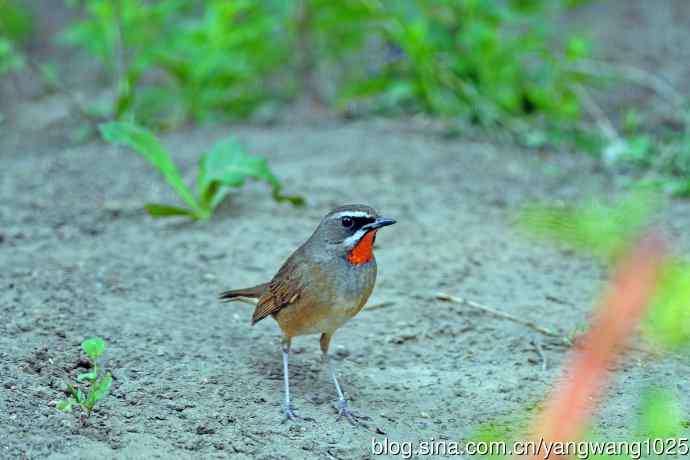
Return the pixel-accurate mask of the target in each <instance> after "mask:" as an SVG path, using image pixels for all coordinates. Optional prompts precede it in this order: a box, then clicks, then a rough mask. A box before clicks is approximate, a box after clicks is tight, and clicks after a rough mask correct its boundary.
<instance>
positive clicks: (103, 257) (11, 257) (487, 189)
mask: <svg viewBox="0 0 690 460" xmlns="http://www.w3.org/2000/svg"><path fill="white" fill-rule="evenodd" d="M638 3H639V2H630V5H632V6H630V8H633V9H634V8H637V7H639V5H638ZM675 3H678V2H675ZM675 3H674V4H675ZM583 14H585V16H584V17H585V18H586V17H588V16H587V14H590V13H587V12H586V11H585V13H583ZM652 23H653V24H656V22H652ZM64 107H65V101H64V100H63V99H61V98H60V97H58V96H55V97H51V98H42V99H40V100H35V101H25V102H23V103H21V104H18V105H15V106H14V107H13V108H12V109H11V112H7V109H6V107H3V111H6V112H7V113H9V114H10V115H11V116H10V117H9V118H8V120H6V121H5V123H4V124H2V125H0V130H2V131H1V135H0V155H1V158H2V159H1V166H2V168H1V170H2V176H1V177H2V179H1V180H0V196H1V197H2V200H0V261H1V267H2V270H0V318H2V321H0V421H1V423H0V458H32V459H33V458H52V459H80V458H122V459H125V458H142V459H143V458H147V459H148V458H225V457H228V456H233V458H258V459H272V458H286V457H288V458H331V459H332V458H338V459H351V458H353V459H357V458H369V457H370V456H371V451H370V446H371V443H372V438H374V439H377V440H379V441H380V440H383V438H384V437H388V438H389V439H391V440H396V441H402V440H417V439H426V440H429V439H431V438H434V439H437V440H438V439H450V440H460V439H466V438H468V437H470V436H472V435H473V434H474V433H476V431H477V430H478V429H479V427H480V426H481V425H482V424H483V423H488V422H494V423H496V424H498V425H501V426H512V425H514V424H518V423H520V422H522V421H524V420H525V418H526V417H527V415H526V414H527V413H528V411H529V410H531V409H532V408H534V406H535V405H536V404H537V403H538V402H539V401H540V399H541V398H542V397H543V395H544V393H545V392H546V391H547V390H548V388H550V386H551V384H552V382H553V381H554V379H557V378H558V376H559V372H560V367H561V365H562V364H563V362H564V359H565V358H566V356H567V350H566V349H564V348H563V347H561V346H559V345H557V344H556V343H554V342H553V341H552V340H550V339H548V338H546V337H542V336H540V335H538V334H536V333H534V332H533V331H531V330H529V329H526V328H524V327H522V326H519V325H517V324H514V323H511V322H506V321H502V320H499V319H496V318H493V317H490V316H487V315H484V314H480V313H478V312H475V311H473V310H470V309H468V308H466V307H463V306H460V305H454V304H449V303H444V302H439V301H437V300H434V295H435V293H438V292H445V293H448V294H451V295H458V296H463V297H466V298H469V299H472V300H474V301H477V302H481V303H483V304H486V305H489V306H491V307H493V308H497V309H501V310H504V311H506V312H509V313H511V314H513V315H517V316H520V317H522V318H526V319H530V320H533V321H535V322H537V323H539V324H541V325H543V326H544V327H548V328H552V329H555V330H559V331H562V333H563V334H564V335H570V334H572V333H573V332H574V331H575V330H577V329H578V328H580V327H582V326H583V325H584V324H586V321H587V317H588V314H589V312H590V309H591V306H592V303H593V299H594V298H595V297H596V295H597V293H598V292H599V289H600V286H601V284H602V282H603V280H604V279H605V273H604V272H603V270H602V268H601V267H600V266H598V265H597V264H596V263H594V262H593V261H591V260H588V259H586V258H582V257H579V256H577V255H575V254H573V253H571V252H568V251H563V250H558V249H555V248H552V247H549V246H545V245H543V244H541V243H539V242H535V241H534V240H531V239H529V238H526V237H524V236H523V235H520V234H519V233H518V232H517V231H516V229H515V225H514V216H515V213H516V210H517V209H519V207H520V206H522V205H524V204H527V203H532V202H534V201H550V200H562V201H565V202H571V201H574V200H576V199H578V198H580V197H586V196H589V195H591V194H595V193H597V194H602V193H603V194H610V195H615V194H618V193H619V192H620V189H619V188H618V185H617V184H614V183H612V180H611V179H610V178H608V177H607V176H606V175H605V174H604V173H603V172H602V171H601V170H600V168H599V167H597V165H596V164H595V163H594V162H591V161H589V160H588V159H587V158H586V157H585V156H583V155H576V154H573V155H558V156H553V155H550V154H546V153H544V154H539V155H538V154H535V153H534V152H524V151H519V150H517V149H516V148H514V147H511V146H503V147H501V146H496V145H494V144H492V143H488V142H479V141H470V140H468V139H467V138H466V137H464V136H463V137H461V138H459V139H455V140H444V139H442V138H441V137H440V136H437V135H433V134H429V133H427V132H425V131H426V130H424V129H419V127H418V126H417V123H416V122H402V121H398V122H393V121H388V122H384V121H377V120H367V121H361V122H356V123H346V122H343V121H338V120H332V119H329V118H328V117H320V116H317V117H313V116H312V117H308V118H310V119H305V120H302V121H300V120H301V118H300V117H296V118H298V120H297V121H292V122H284V123H280V124H277V125H274V126H247V125H236V126H216V127H200V128H189V129H185V130H181V131H178V132H176V133H174V134H170V135H167V136H165V138H164V140H165V143H166V144H167V145H168V146H169V147H170V148H171V149H172V150H173V152H174V154H175V159H176V161H178V163H179V164H180V165H181V168H182V169H183V170H184V171H187V172H188V174H187V179H188V180H189V181H190V182H191V181H192V180H193V178H194V173H195V170H196V160H197V158H198V154H199V153H200V152H201V151H203V150H204V149H205V148H206V147H208V146H209V145H211V143H212V142H213V141H215V140H217V139H220V138H222V137H224V136H226V135H228V134H234V135H236V136H237V137H239V139H240V140H241V141H242V142H243V143H244V144H245V145H246V146H247V147H248V148H249V149H250V151H252V152H256V153H257V154H261V155H264V156H266V157H268V158H269V159H270V162H271V165H272V167H273V168H274V170H275V171H276V172H277V173H278V175H279V176H280V177H281V178H282V179H283V180H284V182H285V184H286V188H287V191H289V192H290V193H300V194H303V195H305V196H306V197H307V199H308V205H307V206H306V207H304V208H300V209H295V208H292V207H290V206H287V205H279V204H276V203H273V202H272V201H271V200H270V198H269V194H268V191H267V190H266V188H265V187H264V186H262V185H257V184H253V185H250V186H248V187H246V188H244V189H242V190H240V191H238V192H237V193H234V194H233V195H232V197H231V199H230V201H229V202H228V203H226V204H224V205H223V206H222V207H221V208H220V210H219V212H218V213H217V215H216V216H215V217H214V218H213V220H211V221H210V222H206V223H189V222H186V221H179V220H164V221H156V220H152V219H151V218H149V217H148V216H147V215H146V214H145V213H144V212H143V210H142V205H143V204H144V203H147V202H150V201H162V202H173V200H174V197H173V196H172V195H171V194H170V192H169V191H168V190H167V189H166V187H165V186H164V185H163V183H162V181H161V180H160V179H159V177H158V175H157V174H156V172H155V171H153V170H152V169H151V168H150V167H149V166H148V165H147V164H146V163H145V162H144V161H143V160H141V159H140V158H139V157H137V156H135V155H133V154H131V153H129V152H127V151H124V150H120V149H117V148H113V147H109V146H105V145H103V144H102V143H99V142H95V141H94V142H90V143H87V144H83V145H74V144H73V143H71V142H70V141H69V138H70V136H71V135H72V133H73V130H74V128H75V126H74V125H73V124H72V123H71V122H69V121H65V115H66V112H65V110H64ZM350 202H363V203H367V204H370V205H372V206H374V207H376V208H377V209H378V210H380V211H381V212H382V213H385V214H386V215H389V216H392V217H395V218H396V219H397V220H398V224H397V225H395V226H393V227H391V228H387V229H385V230H383V231H382V232H381V234H380V236H379V238H378V240H377V251H376V253H377V260H378V263H379V279H378V283H377V287H376V290H375V291H374V294H373V296H372V299H371V300H370V303H371V304H380V303H381V302H386V303H387V304H386V305H387V306H386V307H385V308H378V309H373V310H370V311H367V310H364V311H363V312H362V313H361V314H360V315H359V316H358V317H357V318H355V319H354V320H353V321H351V322H350V323H348V324H347V325H346V326H345V327H344V328H342V329H341V330H340V331H339V332H338V333H337V334H336V336H335V338H334V342H333V345H332V350H333V352H334V355H335V357H336V363H337V367H338V370H339V375H340V376H341V383H342V385H343V387H344V389H345V391H346V393H347V395H348V396H349V398H350V401H351V406H352V408H353V409H354V410H355V411H358V412H360V413H363V414H366V415H369V416H370V417H371V420H370V421H369V422H368V426H367V427H362V426H360V427H355V428H353V427H351V426H350V425H348V424H347V423H346V422H345V421H344V420H341V421H339V422H337V421H336V417H335V410H334V409H333V408H332V407H331V402H332V401H334V400H335V391H334V389H333V387H332V385H331V383H330V381H329V380H328V378H327V375H326V372H325V369H323V367H322V365H321V361H320V352H319V348H318V338H317V337H316V336H312V337H303V338H299V339H297V340H296V342H295V344H294V345H295V353H294V355H293V357H292V360H291V379H292V382H291V383H292V394H293V398H294V404H295V406H296V409H297V411H298V413H299V414H300V415H301V416H303V417H305V418H311V419H313V421H310V420H303V421H302V422H301V423H287V424H282V423H281V421H282V413H281V401H282V393H281V392H282V374H281V361H280V351H279V332H278V328H277V326H276V325H275V324H274V323H273V322H272V321H271V320H268V321H264V322H261V323H259V324H258V325H257V326H255V327H250V325H249V319H250V316H251V311H252V309H251V307H250V306H247V305H242V304H229V305H228V304H219V303H218V302H217V301H216V294H217V293H218V291H220V290H222V289H226V288H231V287H242V286H245V285H250V284H254V283H258V282H262V281H265V280H267V279H268V278H270V277H271V276H272V275H273V274H274V272H275V270H276V269H277V268H278V266H279V265H280V264H281V263H282V261H283V260H284V259H285V258H286V257H287V256H288V255H289V254H290V252H291V251H292V250H294V249H295V248H296V247H297V246H298V245H299V244H300V243H301V242H302V241H303V240H304V239H305V238H306V237H308V236H309V234H310V233H311V231H312V230H313V228H314V227H315V225H316V224H317V223H318V221H319V219H320V217H321V216H322V215H323V214H324V213H325V212H326V211H328V210H329V209H330V208H332V207H334V206H336V205H339V204H342V203H350ZM665 220H666V221H667V223H668V228H669V230H668V233H669V235H670V236H671V237H672V238H673V240H674V243H675V244H676V247H678V248H680V250H681V251H684V252H687V250H688V248H690V237H688V235H687V232H686V231H685V229H686V228H687V225H688V224H689V223H690V206H689V205H688V203H687V202H676V203H674V204H673V205H672V208H671V210H670V211H669V212H668V213H667V214H666V216H665ZM93 335H100V336H103V337H105V338H106V339H107V340H108V344H109V347H108V350H107V353H106V360H105V366H106V367H107V369H109V370H110V371H112V373H113V376H114V379H115V382H114V384H113V391H112V394H111V395H110V396H109V397H107V398H106V399H105V400H104V401H102V404H101V405H100V406H99V407H98V410H97V412H96V413H95V414H94V416H93V417H92V418H91V419H90V421H89V422H88V424H87V425H86V426H82V425H81V424H80V421H79V418H78V417H77V415H76V414H68V415H66V414H62V413H60V412H58V411H57V410H56V408H55V402H56V401H57V400H59V399H60V398H61V397H62V396H63V393H62V391H63V389H64V385H65V383H64V382H65V381H66V379H68V378H74V377H75V376H76V375H77V374H78V373H79V372H80V371H83V370H84V368H83V366H84V360H83V357H82V356H81V355H80V351H79V343H80V342H81V341H82V340H83V339H85V338H87V337H90V336H93ZM537 343H538V344H540V346H541V348H542V349H543V354H544V356H545V358H546V364H547V365H546V369H543V368H542V362H541V360H540V356H539V354H538V352H537V346H536V345H535V344H537ZM618 371H619V372H617V374H616V377H615V379H614V381H613V382H612V384H611V386H610V388H609V389H608V391H607V396H608V399H607V400H606V402H605V404H604V406H603V408H602V410H601V412H600V414H599V417H598V419H597V422H596V425H595V427H594V429H595V431H597V432H599V433H605V434H606V437H607V438H608V439H614V438H622V437H624V436H626V434H627V433H629V432H630V430H634V428H635V427H634V426H632V424H631V421H630V420H631V419H634V418H635V417H636V415H637V412H638V407H637V401H638V398H639V394H640V392H641V391H642V390H643V389H644V388H646V387H647V385H649V384H652V383H659V382H665V383H667V384H669V385H671V387H672V388H677V390H678V394H679V395H680V396H681V397H682V398H683V403H684V405H685V407H686V408H687V407H690V406H689V404H690V401H689V399H690V396H688V395H690V391H689V390H690V387H689V386H688V383H687V375H688V371H690V369H689V366H688V364H687V360H682V359H676V358H668V359H664V360H652V359H650V358H649V357H647V356H645V355H632V356H630V357H629V358H628V359H627V360H626V362H625V363H624V364H622V365H620V366H619V368H618Z"/></svg>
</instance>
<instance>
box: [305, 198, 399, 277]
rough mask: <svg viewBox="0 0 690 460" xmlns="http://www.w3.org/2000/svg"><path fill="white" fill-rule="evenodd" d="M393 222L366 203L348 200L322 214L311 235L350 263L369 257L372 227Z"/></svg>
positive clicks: (374, 236) (374, 237)
mask: <svg viewBox="0 0 690 460" xmlns="http://www.w3.org/2000/svg"><path fill="white" fill-rule="evenodd" d="M394 223H395V220H393V219H388V218H385V217H381V216H379V214H378V213H377V212H376V210H374V209H373V208H372V207H370V206H366V205H362V204H349V205H345V206H340V207H337V208H335V209H334V210H332V211H331V212H329V213H328V214H326V216H325V217H324V218H323V219H322V220H321V223H320V224H319V226H318V227H317V229H316V231H315V232H314V235H313V237H312V238H317V239H319V240H320V241H322V242H324V243H325V244H326V245H327V246H328V247H329V248H330V249H332V250H333V251H335V253H336V254H337V255H339V256H342V257H344V258H346V259H347V260H348V261H349V262H350V263H351V264H353V265H360V264H365V263H367V262H369V261H371V259H372V258H373V246H374V240H375V239H376V231H377V230H378V229H379V228H381V227H385V226H387V225H393V224H394Z"/></svg>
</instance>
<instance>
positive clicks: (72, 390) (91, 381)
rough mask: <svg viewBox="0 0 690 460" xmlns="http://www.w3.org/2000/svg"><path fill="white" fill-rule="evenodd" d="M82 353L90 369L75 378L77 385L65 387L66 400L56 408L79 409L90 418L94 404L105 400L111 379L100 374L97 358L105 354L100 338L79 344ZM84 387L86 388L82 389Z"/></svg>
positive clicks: (106, 375) (65, 410) (105, 374)
mask: <svg viewBox="0 0 690 460" xmlns="http://www.w3.org/2000/svg"><path fill="white" fill-rule="evenodd" d="M81 347H82V349H83V350H84V353H86V356H88V357H89V359H90V360H91V363H92V366H93V367H92V368H91V370H90V371H89V372H84V373H81V374H79V375H78V376H77V383H70V384H68V385H67V395H68V397H67V398H66V399H63V400H62V401H60V402H58V404H57V408H58V410H60V411H62V412H70V411H71V410H72V408H73V407H75V406H76V407H79V409H80V410H81V411H82V414H86V416H87V417H90V416H91V414H92V413H93V410H94V408H95V407H96V403H97V402H98V401H100V400H101V399H103V398H105V397H106V396H107V394H108V392H109V391H110V386H111V385H112V383H113V377H112V375H111V374H110V372H106V373H103V372H101V371H102V369H101V366H100V362H99V358H100V357H101V356H102V355H103V353H104V352H105V340H103V339H102V338H100V337H92V338H90V339H87V340H85V341H84V342H82V344H81ZM84 385H86V386H87V388H83V387H84Z"/></svg>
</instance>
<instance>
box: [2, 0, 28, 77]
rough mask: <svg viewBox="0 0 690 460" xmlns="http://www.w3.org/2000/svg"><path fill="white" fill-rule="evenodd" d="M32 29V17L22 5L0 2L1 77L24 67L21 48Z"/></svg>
mask: <svg viewBox="0 0 690 460" xmlns="http://www.w3.org/2000/svg"><path fill="white" fill-rule="evenodd" d="M32 29H33V20H32V17H31V15H30V14H29V13H28V12H27V11H26V9H25V8H23V7H22V5H21V4H20V3H17V2H15V1H13V0H0V75H2V74H4V73H7V72H11V71H15V70H19V69H21V68H22V67H23V66H24V56H23V54H22V52H21V50H20V46H21V44H22V43H23V42H24V41H25V40H26V39H28V38H29V36H30V35H31V31H32Z"/></svg>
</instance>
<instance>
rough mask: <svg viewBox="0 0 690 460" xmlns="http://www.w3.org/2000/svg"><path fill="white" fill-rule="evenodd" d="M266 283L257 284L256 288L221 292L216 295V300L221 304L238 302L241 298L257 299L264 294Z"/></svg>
mask: <svg viewBox="0 0 690 460" xmlns="http://www.w3.org/2000/svg"><path fill="white" fill-rule="evenodd" d="M267 287H268V283H264V284H259V285H257V286H253V287H249V288H244V289H231V290H229V291H223V292H221V293H220V294H219V295H218V299H219V300H220V301H221V302H232V301H233V300H239V299H240V298H242V297H245V298H247V297H248V298H251V299H258V298H259V297H261V295H262V294H263V293H264V291H265V290H266V288H267Z"/></svg>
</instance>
